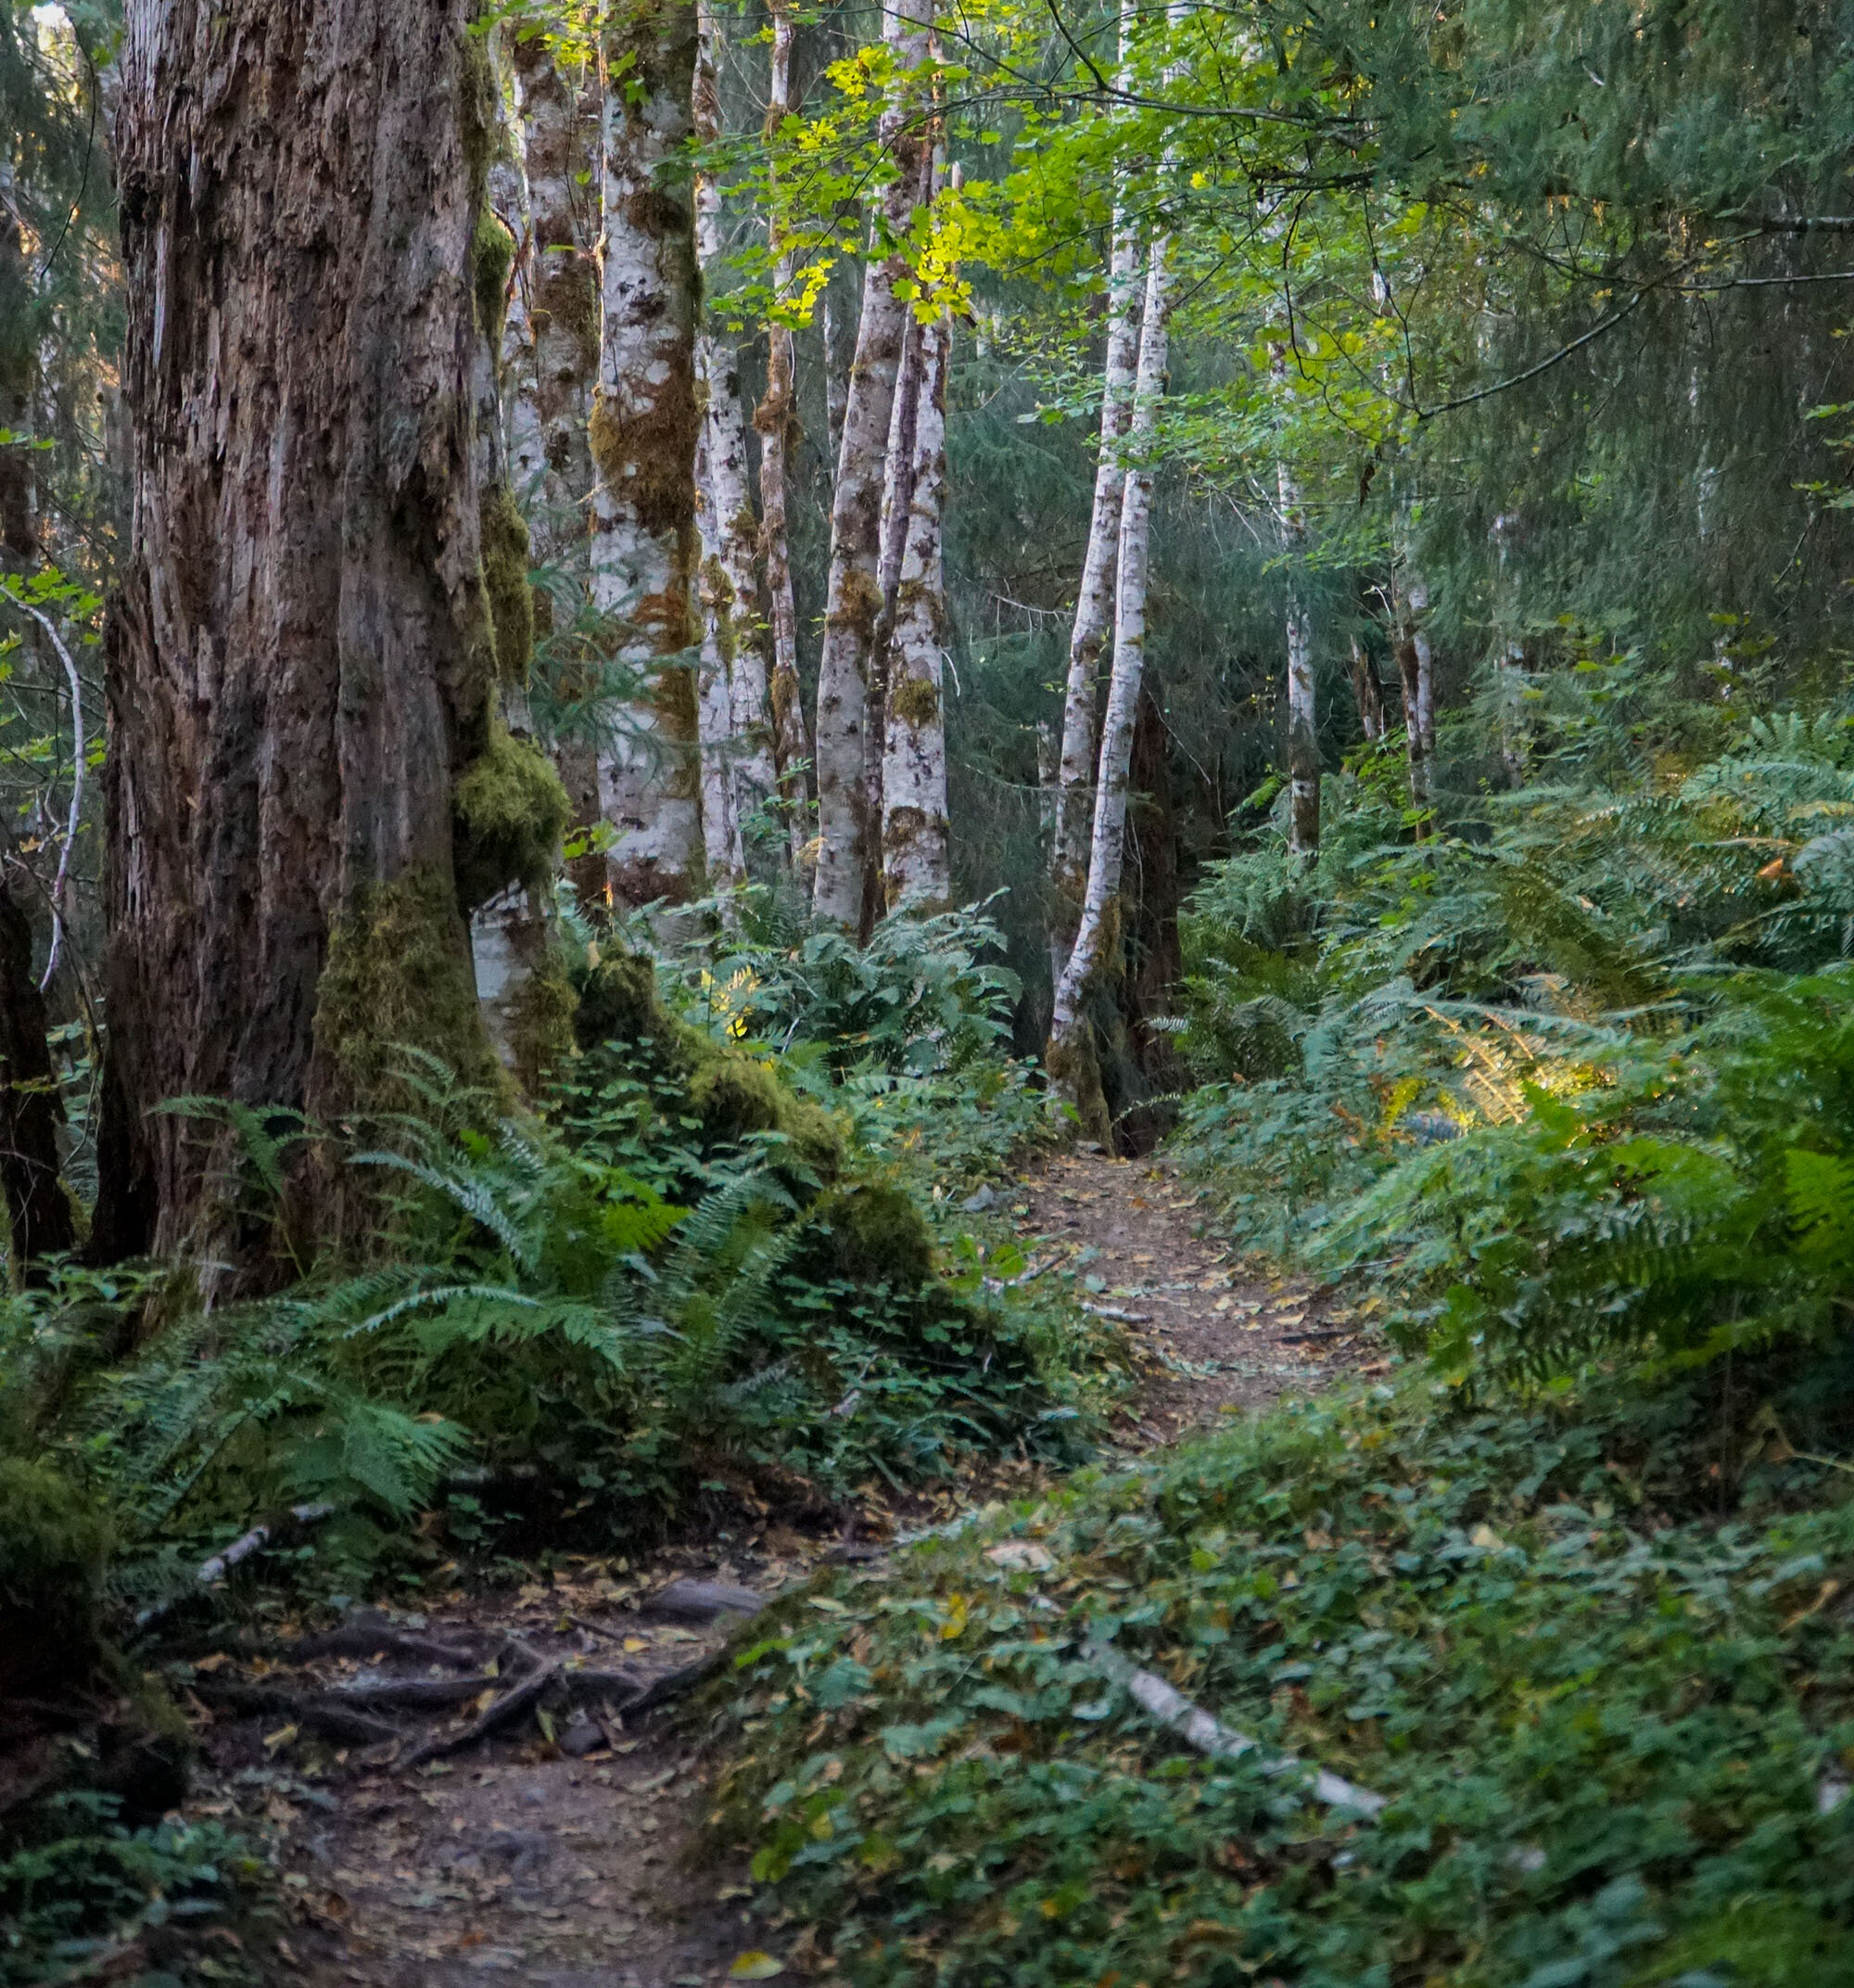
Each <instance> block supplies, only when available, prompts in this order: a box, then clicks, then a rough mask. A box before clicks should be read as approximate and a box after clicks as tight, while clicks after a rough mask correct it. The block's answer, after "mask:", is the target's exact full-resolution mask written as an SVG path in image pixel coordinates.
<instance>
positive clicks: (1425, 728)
mask: <svg viewBox="0 0 1854 1988" xmlns="http://www.w3.org/2000/svg"><path fill="white" fill-rule="evenodd" d="M1428 607H1429V593H1428V590H1427V589H1426V588H1425V587H1424V585H1423V583H1422V582H1421V581H1420V580H1413V581H1412V582H1411V583H1410V585H1409V587H1408V589H1407V590H1406V591H1405V593H1404V595H1403V599H1402V600H1401V601H1400V603H1399V604H1398V615H1397V674H1398V677H1399V678H1400V680H1401V682H1402V684H1403V737H1404V742H1405V743H1404V749H1405V751H1406V753H1407V755H1408V758H1409V765H1410V806H1411V807H1412V809H1415V811H1416V836H1417V839H1418V840H1419V841H1420V840H1422V839H1423V838H1424V837H1426V836H1427V835H1429V833H1430V832H1431V828H1432V825H1433V822H1432V817H1433V812H1434V796H1433V792H1432V789H1431V785H1430V744H1431V741H1432V739H1433V738H1434V735H1435V661H1434V653H1433V651H1432V650H1431V648H1430V646H1429V636H1428V634H1427V633H1426V632H1425V631H1424V629H1423V625H1422V616H1423V614H1424V612H1425V611H1426V610H1427V609H1428Z"/></svg>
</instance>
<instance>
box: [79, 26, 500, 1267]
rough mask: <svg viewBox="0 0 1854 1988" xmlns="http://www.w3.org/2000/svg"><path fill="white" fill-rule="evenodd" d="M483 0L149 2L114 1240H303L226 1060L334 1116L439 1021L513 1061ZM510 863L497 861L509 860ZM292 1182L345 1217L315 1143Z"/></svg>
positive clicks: (134, 349)
mask: <svg viewBox="0 0 1854 1988" xmlns="http://www.w3.org/2000/svg"><path fill="white" fill-rule="evenodd" d="M488 99H489V89H488V77H487V73H486V64H485V61H484V56H483V51H482V48H481V45H480V44H479V43H477V42H476V40H475V39H474V38H473V37H472V35H471V34H470V32H469V14H468V10H467V7H466V6H465V4H464V0H433V4H432V5H431V6H426V7H424V8H407V7H405V6H400V5H397V4H389V0H349V4H346V5H344V6H339V7H337V6H335V5H334V4H333V0H296V4H293V5H288V6H277V5H273V4H270V0H212V4H210V5H209V4H208V0H132V5H131V6H130V7H129V10H128V18H127V23H126V31H125V37H124V42H123V48H122V56H121V100H120V108H119V110H118V115H117V129H116V140H117V145H116V152H117V159H118V170H119V184H120V186H121V216H122V233H123V247H124V258H125V264H126V271H127V277H128V330H127V339H126V347H125V353H124V378H125V385H126V391H127V399H128V404H129V407H130V409H131V411H132V414H133V464H132V485H131V487H132V495H133V532H132V534H131V540H130V543H131V546H132V551H131V555H130V558H129V561H128V566H127V569H126V571H125V573H124V577H123V584H122V588H121V596H120V598H119V600H118V602H117V603H116V605H115V608H114V611H113V613H112V617H111V622H110V631H109V649H108V724H109V753H108V762H107V772H106V776H105V779H106V790H107V791H106V808H107V822H108V826H107V839H108V859H107V877H106V892H105V894H106V904H107V911H108V925H109V931H110V937H109V943H108V962H107V970H106V980H107V1000H108V1013H109V1016H110V1030H109V1035H108V1042H107V1046H106V1052H105V1071H104V1081H103V1122H102V1125H101V1128H100V1132H99V1150H100V1161H101V1166H102V1173H103V1179H102V1192H101V1195H100V1199H99V1203H98V1208H97V1213H96V1219H95V1247H96V1249H97V1251H98V1253H99V1254H100V1255H106V1256H108V1255H118V1254H127V1253H129V1252H132V1251H141V1250H146V1249H149V1248H152V1249H155V1250H158V1251H166V1250H169V1249H172V1248H175V1247H178V1246H180V1245H182V1244H184V1243H198V1244H200V1245H201V1246H202V1247H203V1248H204V1249H206V1250H209V1251H210V1256H211V1258H212V1259H213V1260H214V1261H216V1262H217V1263H222V1264H225V1265H229V1266H231V1270H232V1274H231V1276H230V1277H229V1278H224V1279H222V1274H221V1273H220V1272H219V1271H218V1270H216V1269H215V1270H212V1271H210V1272H209V1271H205V1270H202V1273H201V1274H202V1276H203V1277H206V1278H208V1279H209V1280H210V1281H215V1282H217V1281H229V1282H233V1283H235V1282H236V1281H238V1278H239V1272H240V1270H241V1268H242V1269H243V1270H245V1271H247V1272H248V1273H249V1274H250V1275H251V1276H254V1277H256V1276H261V1275H264V1274H277V1268H278V1267H276V1266H274V1265H271V1266H268V1267H267V1266H266V1265H265V1263H264V1262H263V1258H264V1255H265V1253H266V1251H267V1249H268V1246H269V1235H268V1229H266V1230H261V1231H258V1232H253V1231H252V1230H251V1229H250V1227H249V1226H248V1224H246V1223H243V1222H242V1221H241V1220H240V1218H239V1217H236V1216H235V1213H234V1212H233V1211H232V1210H231V1209H229V1208H228V1207H227V1206H226V1205H225V1203H224V1189H223V1187H222V1185H221V1183H222V1180H223V1179H224V1176H225V1173H226V1170H227V1169H226V1166H225V1164H224V1163H225V1161H226V1159H227V1157H228V1155H227V1153H225V1152H223V1151H216V1150H215V1141H213V1139H211V1138H210V1137H209V1136H205V1135H203V1134H202V1132H201V1131H200V1129H199V1128H197V1124H196V1123H195V1122H193V1121H189V1120H186V1119H183V1118H178V1117H174V1116H171V1115H158V1114H154V1107H155V1106H156V1105H158V1104H159V1103H160V1102H161V1101H162V1100H164V1099H167V1098H171V1097H176V1096H180V1095H183V1094H189V1093H207V1094H210V1095H215V1096H220V1097H230V1098H235V1099H238V1100H242V1101H243V1102H246V1103H248V1104H250V1105H253V1106H262V1105H282V1106H286V1107H293V1108H297V1109H301V1110H305V1111H307V1112H309V1113H310V1114H311V1115H314V1116H317V1117H319V1118H321V1119H323V1120H324V1121H331V1120H332V1121H337V1122H339V1121H340V1120H342V1119H344V1118H345V1117H347V1116H348V1115H349V1114H351V1113H353V1112H354V1111H357V1110H366V1109H369V1108H378V1107H382V1106H387V1107H395V1106H397V1105H398V1104H399V1103H400V1102H402V1096H401V1089H400V1086H399V1085H398V1084H397V1082H396V1081H395V1078H394V1074H393V1073H394V1059H395V1046H396V1045H397V1044H398V1043H400V1042H401V1041H406V1040H417V1041H418V1042H420V1043H421V1044H423V1045H424V1046H425V1047H426V1048H429V1049H431V1050H434V1051H437V1052H438V1053H439V1054H441V1055H442V1056H444V1058H445V1059H446V1060H447V1061H448V1062H449V1063H450V1064H451V1065H452V1066H453V1068H455V1069H457V1070H458V1071H459V1072H460V1074H461V1075H463V1076H464V1077H465V1078H467V1079H470V1080H473V1081H484V1082H489V1081H493V1073H494V1064H493V1060H492V1058H491V1056H490V1052H489V1044H488V1041H487V1039H486V1037H485V1034H484V1030H483V1025H482V1019H481V1016H480V1013H479V1011H478V1008H477V1003H476V993H475V988H474V986H473V984H472V978H471V970H470V955H469V947H468V936H467V929H466V925H465V920H464V912H465V911H466V910H467V909H468V906H467V902H466V901H465V898H464V892H463V891H462V890H461V889H460V886H459V870H460V867H462V865H463V863H464V860H466V859H467V860H469V861H470V862H471V863H472V864H473V866H475V867H476V868H477V869H478V870H481V869H482V868H483V867H484V866H485V862H486V860H487V859H486V858H485V857H484V853H483V852H482V851H480V850H477V849H475V848H474V847H473V846H472V840H471V837H470V835H468V833H467V832H466V830H465V827H464V823H463V822H462V820H461V818H460V817H459V815H458V813H457V796H458V793H459V790H460V788H461V787H462V785H463V784H464V776H465V775H466V774H467V773H468V772H469V771H470V770H471V769H472V767H473V765H474V763H475V762H476V761H477V760H478V759H480V758H482V756H483V755H484V754H485V753H486V752H487V751H488V749H489V743H490V732H491V720H492V717H493V712H494V702H495V695H496V634H495V626H494V621H493V619H492V615H491V608H490V600H489V586H488V585H487V584H486V576H485V571H484V564H483V556H482V519H481V514H480V510H479V495H480V492H479V487H478V478H477V470H476V451H475V438H474V434H473V427H474V422H473V372H474V366H475V359H476V345H477V338H478V329H477V324H476V309H475V301H474V294H473V293H474V291H475V289H476V275H477V271H476V261H475V255H474V249H475V237H476V226H477V223H478V222H479V220H480V218H481V215H482V204H483V197H484V184H485V177H486V173H487V167H488V153H489V129H490V123H489V120H490V107H489V100H488ZM498 881H500V879H499V880H498ZM296 1203H297V1211H298V1214H299V1215H300V1216H302V1217H304V1218H305V1219H306V1220H311V1221H313V1222H315V1224H316V1225H317V1227H318V1228H320V1229H323V1230H336V1231H337V1232H338V1231H339V1230H340V1228H341V1222H340V1220H339V1218H338V1217H339V1212H340V1209H341V1207H342V1204H343V1195H342V1192H341V1190H340V1188H339V1186H338V1184H337V1178H336V1177H335V1176H334V1175H333V1173H332V1171H331V1172H330V1173H326V1174H324V1173H323V1172H321V1171H318V1170H317V1169H316V1168H315V1167H314V1166H313V1165H312V1164H306V1165H305V1166H304V1167H303V1168H302V1169H301V1171H300V1173H299V1176H298V1180H297V1182H296Z"/></svg>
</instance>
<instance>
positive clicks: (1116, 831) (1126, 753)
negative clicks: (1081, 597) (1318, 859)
mask: <svg viewBox="0 0 1854 1988" xmlns="http://www.w3.org/2000/svg"><path fill="white" fill-rule="evenodd" d="M1171 310H1172V241H1171V237H1170V236H1165V235H1162V236H1157V237H1156V238H1155V239H1154V241H1153V243H1152V245H1151V248H1149V251H1148V253H1147V260H1146V299H1145V304H1144V307H1143V313H1142V319H1141V324H1140V328H1139V363H1138V368H1137V374H1136V376H1135V382H1134V390H1133V412H1132V417H1131V419H1130V421H1129V423H1128V426H1127V437H1126V442H1127V452H1128V456H1129V458H1130V459H1129V460H1128V462H1127V465H1126V474H1125V479H1124V485H1123V488H1122V491H1121V505H1120V542H1119V546H1118V548H1117V550H1116V562H1117V566H1118V569H1119V571H1118V582H1117V586H1116V589H1115V604H1114V643H1113V666H1112V669H1111V674H1110V676H1109V679H1108V694H1107V713H1106V717H1105V720H1104V721H1103V723H1102V725H1101V741H1100V756H1099V759H1098V766H1097V771H1096V777H1095V808H1094V833H1093V835H1092V838H1091V840H1090V844H1089V848H1088V875H1087V884H1086V889H1085V891H1084V894H1083V898H1082V915H1081V920H1080V922H1079V924H1078V925H1077V927H1076V931H1075V942H1074V945H1073V949H1071V951H1070V954H1069V961H1068V964H1067V965H1066V966H1065V967H1064V968H1063V970H1062V976H1061V978H1060V980H1059V981H1058V982H1057V984H1056V1000H1055V1012H1054V1014H1053V1015H1052V1017H1051V1019H1050V1025H1049V1051H1048V1059H1047V1061H1048V1071H1049V1075H1050V1077H1052V1078H1054V1080H1055V1081H1056V1083H1057V1084H1058V1085H1059V1086H1060V1088H1061V1089H1062V1090H1063V1091H1064V1093H1065V1094H1066V1095H1067V1096H1068V1098H1069V1100H1070V1102H1072V1103H1073V1104H1074V1105H1075V1107H1076V1108H1077V1110H1078V1111H1079V1112H1080V1113H1081V1115H1082V1118H1083V1121H1084V1123H1085V1124H1086V1126H1087V1127H1088V1128H1089V1129H1090V1131H1091V1133H1092V1135H1093V1136H1094V1137H1096V1138H1098V1139H1099V1140H1100V1141H1102V1142H1103V1143H1104V1144H1105V1143H1106V1142H1107V1140H1108V1137H1109V1135H1110V1132H1111V1126H1110V1125H1109V1123H1108V1117H1107V1106H1106V1102H1105V1100H1104V1099H1103V1097H1102V1095H1101V1089H1100V1074H1099V1070H1098V1065H1097V1064H1096V1060H1095V1055H1094V1047H1093V1044H1092V1042H1091V1041H1090V1039H1089V1035H1088V1019H1087V1013H1086V999H1087V995H1088V992H1089V990H1090V989H1091V988H1093V987H1094V986H1095V985H1096V984H1097V983H1098V982H1099V981H1100V980H1101V979H1103V978H1104V977H1105V976H1106V975H1108V974H1110V973H1111V971H1112V970H1113V968H1114V967H1115V966H1116V965H1117V964H1118V961H1119V953H1120V942H1121V930H1120V915H1119V898H1120V877H1121V867H1122V864H1123V863H1124V860H1125V854H1126V784H1127V773H1128V770H1129V768H1130V767H1131V765H1132V760H1133V727H1134V720H1135V719H1136V718H1137V715H1138V710H1139V692H1140V686H1141V683H1142V682H1143V680H1144V676H1145V669H1146V578H1147V558H1148V554H1149V550H1150V542H1151V529H1152V465H1151V461H1150V449H1151V445H1152V438H1153V432H1154V430H1155V428H1156V427H1157V425H1158V418H1159V403H1160V401H1162V398H1163V396H1164V392H1165V370H1166V364H1167V350H1166V348H1167V334H1168V331H1169V328H1170V319H1171Z"/></svg>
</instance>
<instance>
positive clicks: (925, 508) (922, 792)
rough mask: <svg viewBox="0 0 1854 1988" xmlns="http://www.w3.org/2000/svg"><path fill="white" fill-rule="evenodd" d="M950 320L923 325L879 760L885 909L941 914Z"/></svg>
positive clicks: (945, 895) (945, 859) (944, 895)
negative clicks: (943, 556)
mask: <svg viewBox="0 0 1854 1988" xmlns="http://www.w3.org/2000/svg"><path fill="white" fill-rule="evenodd" d="M952 345H953V321H952V317H951V315H950V313H947V312H942V313H941V314H940V315H939V316H938V317H936V318H934V319H933V321H932V322H931V323H930V324H927V325H922V326H921V346H920V358H919V363H918V367H917V374H916V387H915V410H914V420H913V429H914V436H913V449H912V473H911V476H910V478H909V497H908V520H907V529H906V532H905V535H904V544H903V549H902V555H901V570H900V575H899V579H898V580H897V583H896V587H895V625H894V630H893V632H892V634H891V635H890V638H889V653H888V697H887V707H886V714H885V722H884V726H883V764H882V855H883V901H884V904H885V906H886V908H887V909H888V910H889V911H899V910H902V909H904V908H906V909H911V910H933V911H941V910H944V909H945V908H946V905H947V904H949V903H950V902H951V901H952V895H953V873H952V856H951V848H950V842H949V835H948V828H947V821H946V704H945V699H944V695H943V686H942V675H941V658H942V655H943V652H944V647H945V643H946V578H945V572H944V567H943V564H942V560H941V544H942V526H943V521H944V518H945V515H946V374H947V370H948V367H949V365H950V363H951V357H952Z"/></svg>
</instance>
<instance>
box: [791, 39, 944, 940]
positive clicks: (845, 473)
mask: <svg viewBox="0 0 1854 1988" xmlns="http://www.w3.org/2000/svg"><path fill="white" fill-rule="evenodd" d="M930 16H931V0H895V5H894V6H892V7H891V8H890V9H889V10H888V11H887V13H886V18H885V19H884V23H883V38H884V39H885V40H886V41H887V43H888V45H889V48H890V51H891V53H892V54H893V57H894V58H895V65H896V68H897V70H898V75H897V80H896V83H895V90H894V93H893V96H891V99H890V102H889V104H888V107H887V108H886V109H885V110H884V111H883V118H882V127H881V136H882V144H883V149H884V151H885V152H886V153H887V155H888V157H889V159H890V162H891V168H892V170H893V172H894V175H895V176H894V178H893V180H892V181H891V183H890V185H889V186H888V188H887V191H886V192H885V194H884V195H883V211H882V217H881V225H880V229H879V239H880V242H881V245H882V247H883V248H884V249H885V251H886V252H885V254H884V257H883V262H882V264H881V266H880V267H879V268H875V269H871V270H870V271H869V272H868V273H867V275H866V277H865V279H864V283H863V308H862V318H861V322H860V324H859V325H858V326H857V356H856V363H855V364H854V365H853V366H852V367H851V369H850V384H849V399H848V401H847V403H846V405H845V408H844V441H843V451H842V453H841V455H840V456H839V458H838V464H837V480H836V489H835V491H834V492H833V494H832V505H831V572H830V584H829V591H828V593H827V595H826V599H825V609H824V642H823V648H822V652H821V654H820V655H819V663H818V717H817V723H816V726H815V733H816V751H817V763H818V834H819V845H818V872H817V877H816V882H815V885H814V890H813V900H812V901H813V905H814V908H815V909H816V911H817V913H818V916H819V918H820V919H822V920H825V921H827V922H828V923H830V924H835V925H838V926H842V927H845V928H847V929H848V930H850V931H853V932H854V931H855V930H856V929H857V925H858V924H859V923H860V920H861V915H862V909H863V889H864V873H865V870H866V867H867V855H868V850H869V847H870V840H871V837H872V835H874V834H877V833H879V832H880V831H879V826H878V825H877V824H876V823H874V822H871V821H870V815H869V809H868V806H867V788H866V785H865V763H864V741H863V733H864V728H865V726H866V724H867V722H868V711H867V708H866V707H867V700H868V696H869V671H870V655H871V651H872V649H873V645H874V642H875V632H876V621H877V618H878V617H879V616H880V614H881V612H882V584H881V561H882V495H883V467H884V460H885V455H886V445H887V441H888V431H889V421H890V416H891V414H892V412H893V408H894V401H895V373H896V369H897V367H898V365H899V363H900V360H901V349H902V339H903V333H904V330H905V327H906V325H907V320H908V304H907V302H906V301H905V299H903V298H901V297H900V296H898V295H897V294H896V290H895V286H896V285H897V284H898V283H900V282H902V281H903V280H904V279H905V277H906V275H907V269H908V264H907V261H906V257H905V255H904V253H903V249H902V239H903V236H905V235H906V233H907V229H908V221H909V218H910V216H911V215H912V212H913V207H914V201H915V198H916V197H917V195H918V193H919V190H920V174H921V154H922V150H923V147H924V145H925V130H924V125H925V113H926V109H927V107H926V106H924V105H921V104H919V103H917V102H916V100H915V89H914V84H913V82H912V75H913V72H914V71H915V70H918V69H920V67H921V64H922V63H923V61H924V60H925V58H926V54H927V27H928V21H929V19H930Z"/></svg>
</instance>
